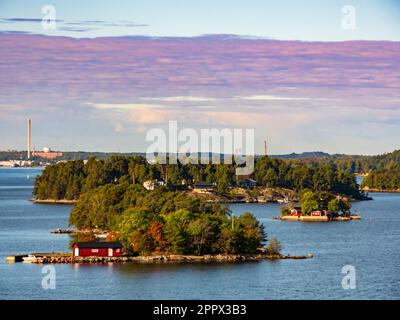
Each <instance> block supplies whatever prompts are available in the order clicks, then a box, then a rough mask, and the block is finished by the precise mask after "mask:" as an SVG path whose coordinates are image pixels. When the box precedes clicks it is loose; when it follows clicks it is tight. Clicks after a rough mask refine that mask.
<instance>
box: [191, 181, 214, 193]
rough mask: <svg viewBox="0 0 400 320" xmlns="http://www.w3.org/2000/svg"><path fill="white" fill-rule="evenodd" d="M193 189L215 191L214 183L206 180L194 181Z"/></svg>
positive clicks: (202, 191) (198, 191) (205, 191)
mask: <svg viewBox="0 0 400 320" xmlns="http://www.w3.org/2000/svg"><path fill="white" fill-rule="evenodd" d="M192 188H193V191H194V192H197V193H208V192H212V191H214V185H213V184H211V183H207V182H204V181H197V182H195V183H193V186H192Z"/></svg>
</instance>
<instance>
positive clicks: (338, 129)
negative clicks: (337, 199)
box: [0, 0, 400, 154]
mask: <svg viewBox="0 0 400 320" xmlns="http://www.w3.org/2000/svg"><path fill="white" fill-rule="evenodd" d="M47 4H49V3H48V2H45V1H38V0H33V1H29V2H26V1H19V0H15V1H2V2H1V3H0V12H1V14H0V55H1V57H2V61H3V63H2V64H0V137H1V139H0V150H6V149H18V150H26V144H27V143H26V121H27V119H28V118H29V117H31V118H32V123H33V129H32V148H36V150H40V149H42V148H43V147H50V148H52V149H54V150H62V151H104V152H145V151H146V148H147V147H148V145H149V144H150V143H149V142H146V140H145V136H146V132H147V131H148V130H149V129H151V128H163V129H165V128H166V127H167V125H168V121H169V120H176V121H178V125H179V127H180V128H187V127H189V128H193V129H196V130H199V129H201V128H217V129H222V128H240V129H245V128H248V129H254V130H255V136H256V141H255V147H256V149H255V151H256V153H259V154H262V153H263V148H264V146H263V142H264V140H267V141H268V143H269V145H268V149H269V152H270V153H271V154H287V153H291V152H298V153H301V152H304V151H323V152H327V153H331V154H333V153H346V154H380V153H385V152H391V151H393V150H394V149H399V148H400V146H399V144H398V137H399V136H400V108H399V104H400V19H399V18H400V11H399V10H400V4H399V2H398V1H391V0H382V1H375V0H367V1H359V0H357V1H351V3H349V2H347V1H341V0H337V1H330V2H329V4H328V3H326V4H323V5H322V4H321V1H314V0H309V1H302V2H301V3H300V2H299V1H279V2H277V1H246V2H245V1H229V2H228V1H213V2H211V1H208V0H207V1H196V2H195V1H177V0H173V1H155V0H151V1H113V2H110V1H98V2H96V5H94V4H93V2H89V1H80V2H79V5H78V4H73V3H72V2H71V1H65V0H55V1H53V2H52V3H51V5H53V6H54V8H55V9H56V12H57V16H56V17H57V29H56V30H50V31H49V30H43V29H42V27H41V19H42V17H43V14H42V12H41V8H42V6H43V5H47ZM346 5H347V6H348V5H350V6H353V7H354V8H355V13H356V25H355V29H350V30H347V29H345V28H343V25H342V19H343V17H344V13H343V11H342V9H343V6H346ZM222 34H224V35H222ZM344 40H349V41H344ZM358 40H363V41H358Z"/></svg>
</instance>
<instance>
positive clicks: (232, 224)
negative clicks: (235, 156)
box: [69, 182, 266, 255]
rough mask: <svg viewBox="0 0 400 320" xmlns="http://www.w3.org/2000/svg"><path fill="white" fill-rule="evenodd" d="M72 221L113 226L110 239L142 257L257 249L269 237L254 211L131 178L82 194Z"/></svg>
mask: <svg viewBox="0 0 400 320" xmlns="http://www.w3.org/2000/svg"><path fill="white" fill-rule="evenodd" d="M69 223H70V224H71V225H75V226H76V227H78V228H79V229H88V230H91V229H94V228H101V229H105V230H110V233H109V238H108V240H118V241H120V242H121V243H122V244H123V246H124V249H125V252H127V253H130V254H140V255H145V254H151V253H155V252H156V253H174V254H196V255H203V254H218V253H227V254H235V253H256V252H257V250H258V249H259V248H260V247H262V246H263V245H264V243H265V241H266V234H265V231H264V227H263V225H262V224H260V223H259V222H258V221H257V219H256V218H254V216H252V215H251V214H250V213H247V214H244V215H242V216H240V217H238V218H235V217H233V216H230V211H229V210H228V209H227V208H226V207H222V206H221V205H219V204H211V203H206V202H204V201H202V200H199V199H198V198H195V197H193V196H191V195H190V194H187V193H185V192H173V191H168V189H167V188H166V187H161V188H158V189H156V190H154V191H147V190H145V189H144V188H143V187H141V186H139V185H132V184H128V183H127V182H125V183H122V184H107V185H105V186H101V187H98V188H95V189H93V190H91V191H89V192H86V193H84V194H82V196H81V197H80V198H79V200H78V202H77V203H76V204H75V206H74V208H73V210H72V213H71V216H70V220H69Z"/></svg>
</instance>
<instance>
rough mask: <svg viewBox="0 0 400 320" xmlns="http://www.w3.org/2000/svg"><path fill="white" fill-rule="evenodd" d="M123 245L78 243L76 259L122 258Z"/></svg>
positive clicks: (94, 242)
mask: <svg viewBox="0 0 400 320" xmlns="http://www.w3.org/2000/svg"><path fill="white" fill-rule="evenodd" d="M121 249H122V245H121V244H120V243H119V242H100V241H98V242H96V241H93V242H76V243H74V245H73V255H74V257H120V256H121Z"/></svg>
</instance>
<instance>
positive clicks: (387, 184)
mask: <svg viewBox="0 0 400 320" xmlns="http://www.w3.org/2000/svg"><path fill="white" fill-rule="evenodd" d="M361 187H362V188H369V189H376V190H382V191H385V190H387V191H395V190H400V164H397V165H393V166H392V167H390V168H387V169H382V170H377V171H373V172H371V173H370V174H369V175H368V176H366V177H365V178H364V180H363V182H362V184H361Z"/></svg>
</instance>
